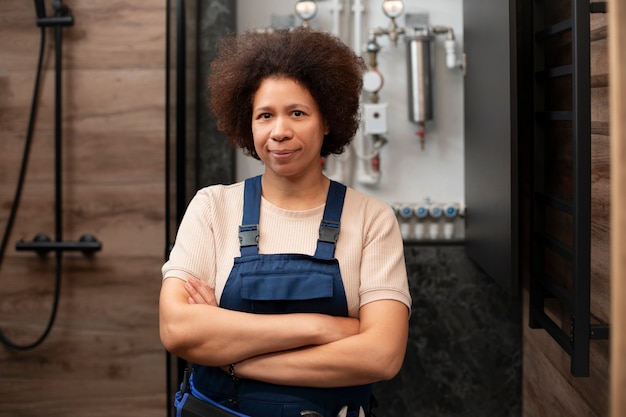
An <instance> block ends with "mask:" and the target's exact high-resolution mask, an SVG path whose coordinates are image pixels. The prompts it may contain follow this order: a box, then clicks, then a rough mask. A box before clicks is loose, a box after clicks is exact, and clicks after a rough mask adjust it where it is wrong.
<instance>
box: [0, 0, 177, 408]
mask: <svg viewBox="0 0 626 417" xmlns="http://www.w3.org/2000/svg"><path fill="white" fill-rule="evenodd" d="M45 3H46V8H47V13H48V14H51V13H52V1H51V0H46V2H45ZM64 4H65V5H67V6H69V7H70V9H71V10H72V14H73V16H74V19H75V24H74V26H73V27H68V28H65V29H64V30H63V37H64V43H63V67H64V71H63V82H64V86H63V152H64V155H63V178H64V180H63V205H64V209H63V221H64V225H63V233H64V240H77V239H79V238H80V236H81V235H83V234H86V233H91V234H93V235H95V236H96V238H97V239H98V240H99V241H101V242H102V244H103V249H102V251H100V252H98V253H96V254H94V255H93V256H91V257H85V256H83V255H82V254H81V253H66V254H65V255H64V256H63V264H62V284H61V297H60V300H59V308H58V315H57V320H56V324H55V326H54V327H53V329H52V331H51V333H50V335H49V337H48V338H47V339H46V340H45V341H44V343H43V344H42V345H41V346H40V347H38V348H36V349H34V350H31V351H26V352H18V351H13V350H9V349H6V348H5V347H2V346H0V416H2V417H9V416H11V417H15V416H42V415H46V416H51V417H53V416H59V417H60V416H63V417H72V416H76V417H78V416H81V417H95V416H118V417H119V416H129V417H130V416H133V417H137V416H150V417H153V416H157V417H158V416H165V415H166V404H165V384H166V381H165V353H164V350H163V348H162V346H161V344H160V341H159V337H158V314H157V299H158V298H157V297H158V291H159V288H160V267H161V265H162V263H163V256H164V255H163V254H164V247H165V242H164V241H165V238H164V227H165V226H164V175H165V174H164V135H165V133H164V131H165V122H164V108H165V68H164V67H165V2H164V1H162V0H134V1H132V2H128V1H121V0H66V1H64ZM39 37H40V29H39V28H37V27H36V24H35V9H34V4H33V2H31V1H25V0H2V1H1V2H0V227H1V229H0V232H3V231H4V226H5V224H6V223H7V219H8V216H9V210H10V206H11V203H12V201H13V197H14V192H15V187H16V182H17V178H18V172H19V166H20V162H21V158H22V153H23V148H24V143H25V136H26V129H27V123H28V114H29V107H30V103H31V95H32V91H33V83H34V79H35V67H36V63H37V52H38V49H39V39H40V38H39ZM47 39H48V43H47V46H46V59H45V69H44V72H43V79H42V92H41V97H40V105H39V107H38V108H39V111H38V117H37V123H36V129H35V132H34V138H33V143H32V149H31V154H30V160H29V165H28V173H27V176H26V180H25V184H24V190H23V195H22V199H21V205H20V208H19V212H18V214H17V217H16V221H15V225H14V228H13V232H12V234H11V236H10V239H9V245H8V247H7V250H6V254H5V255H6V256H5V259H4V260H3V261H2V264H1V265H0V329H2V331H3V332H4V333H5V334H6V335H7V336H9V337H10V338H12V339H13V340H14V341H15V342H18V343H21V344H26V343H31V342H33V341H34V340H35V339H36V338H37V337H38V336H39V335H40V334H41V332H42V331H43V330H44V328H45V325H46V323H47V319H48V317H49V314H50V311H51V306H52V298H53V288H54V273H55V257H54V256H53V254H49V255H48V256H45V257H43V258H42V257H39V256H37V255H36V254H35V253H32V252H16V251H15V242H16V241H18V240H20V239H23V240H27V241H30V240H31V239H32V238H33V237H34V236H35V235H36V234H37V233H40V232H43V233H46V234H48V235H49V236H50V237H52V238H54V146H53V143H54V134H53V132H54V118H53V112H54V54H53V51H54V32H53V29H48V30H47Z"/></svg>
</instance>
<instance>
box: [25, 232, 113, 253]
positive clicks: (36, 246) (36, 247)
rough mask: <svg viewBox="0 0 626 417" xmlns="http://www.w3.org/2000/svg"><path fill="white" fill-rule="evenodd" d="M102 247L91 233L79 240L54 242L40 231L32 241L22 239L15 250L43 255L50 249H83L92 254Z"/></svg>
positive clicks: (84, 251) (63, 250)
mask: <svg viewBox="0 0 626 417" xmlns="http://www.w3.org/2000/svg"><path fill="white" fill-rule="evenodd" d="M100 249H102V243H100V242H99V241H98V239H96V237H95V236H93V235H90V234H85V235H82V236H81V237H80V239H79V240H78V241H63V242H54V241H52V240H51V239H50V237H48V235H46V234H44V233H39V234H37V236H35V238H34V239H33V240H32V241H31V242H25V241H23V240H20V241H19V242H17V243H16V244H15V250H18V251H29V250H30V251H35V252H37V253H38V254H39V255H41V256H44V255H46V254H47V253H48V252H50V251H62V252H66V251H81V252H83V254H84V255H90V254H92V253H93V252H96V251H99V250H100Z"/></svg>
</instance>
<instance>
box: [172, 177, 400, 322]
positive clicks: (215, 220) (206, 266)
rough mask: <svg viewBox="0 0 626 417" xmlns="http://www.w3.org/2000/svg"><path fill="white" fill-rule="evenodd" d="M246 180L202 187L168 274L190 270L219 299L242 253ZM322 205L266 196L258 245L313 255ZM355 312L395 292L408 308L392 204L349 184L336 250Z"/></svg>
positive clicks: (267, 250)
mask: <svg viewBox="0 0 626 417" xmlns="http://www.w3.org/2000/svg"><path fill="white" fill-rule="evenodd" d="M243 189H244V183H243V182H239V183H236V184H232V185H213V186H209V187H206V188H203V189H201V190H199V191H198V192H197V193H196V195H195V196H194V198H193V199H192V200H191V202H190V203H189V206H188V207H187V211H186V213H185V215H184V217H183V220H182V222H181V224H180V227H179V230H178V234H177V236H176V243H175V244H174V247H173V249H172V251H171V253H170V258H169V260H168V261H167V262H166V263H165V264H164V265H163V268H162V273H163V278H164V279H165V278H169V277H174V278H179V279H183V280H186V279H188V278H189V277H190V276H193V277H196V278H199V279H201V280H204V281H206V282H207V283H208V284H209V285H210V286H211V287H213V288H215V296H216V299H217V300H219V299H220V297H221V294H222V291H223V289H224V285H225V284H226V280H227V279H228V275H229V274H230V271H231V269H232V267H233V259H234V258H236V257H238V256H240V252H239V234H238V233H239V226H240V225H241V220H242V214H243ZM323 213H324V206H323V205H322V206H319V207H316V208H313V209H310V210H303V211H291V210H284V209H281V208H280V207H277V206H275V205H273V204H271V203H270V202H268V201H267V200H265V199H264V198H261V217H260V219H259V253H261V254H272V253H301V254H306V255H313V254H314V253H315V248H316V244H317V238H318V233H319V225H320V221H321V219H322V215H323ZM335 257H336V258H337V259H338V261H339V268H340V271H341V276H342V279H343V285H344V288H345V292H346V299H347V303H348V311H349V315H350V316H351V317H358V316H359V308H360V307H361V306H363V305H365V304H367V303H370V302H372V301H376V300H381V299H392V300H397V301H400V302H402V303H404V304H405V305H406V306H407V307H408V308H409V311H410V308H411V296H410V293H409V288H408V281H407V275H406V266H405V262H404V252H403V243H402V237H401V235H400V230H399V227H398V222H397V220H396V217H395V215H394V213H393V210H392V209H391V207H389V205H387V204H385V203H383V202H382V201H379V200H377V199H375V198H373V197H370V196H368V195H366V194H363V193H360V192H358V191H356V190H353V189H351V188H348V190H347V192H346V198H345V201H344V207H343V212H342V215H341V229H340V232H339V239H338V241H337V247H336V250H335Z"/></svg>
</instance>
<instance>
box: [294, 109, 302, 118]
mask: <svg viewBox="0 0 626 417" xmlns="http://www.w3.org/2000/svg"><path fill="white" fill-rule="evenodd" d="M303 114H304V113H302V111H300V110H294V112H293V115H294V116H296V117H300V116H302V115H303Z"/></svg>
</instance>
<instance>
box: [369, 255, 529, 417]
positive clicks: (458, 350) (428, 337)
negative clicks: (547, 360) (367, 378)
mask: <svg viewBox="0 0 626 417" xmlns="http://www.w3.org/2000/svg"><path fill="white" fill-rule="evenodd" d="M405 256H406V263H407V270H408V275H409V284H410V288H411V294H412V297H413V308H412V313H411V319H410V333H409V344H408V348H407V354H406V357H405V361H404V366H403V369H402V371H401V372H400V374H398V376H396V377H395V378H394V379H392V380H391V381H386V382H381V383H379V384H376V385H375V387H374V392H375V396H376V398H377V400H378V402H379V408H378V410H375V414H376V415H377V417H392V416H394V417H395V416H397V417H399V416H403V417H411V416H415V417H418V416H419V417H452V416H454V417H479V416H480V417H482V416H485V417H486V416H489V417H518V416H520V415H521V322H522V320H521V305H520V302H519V300H511V299H509V297H508V295H507V294H505V293H504V292H503V291H502V290H500V288H499V287H498V286H497V285H496V284H495V283H494V282H493V281H492V280H491V279H490V278H489V277H488V276H486V275H485V274H484V273H483V272H482V271H481V270H480V269H479V268H478V267H477V266H476V265H475V264H474V263H473V262H472V261H471V260H470V259H468V257H467V256H466V255H465V251H464V248H463V247H462V246H421V245H417V244H407V245H406V247H405Z"/></svg>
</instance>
